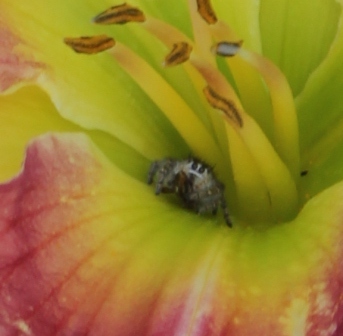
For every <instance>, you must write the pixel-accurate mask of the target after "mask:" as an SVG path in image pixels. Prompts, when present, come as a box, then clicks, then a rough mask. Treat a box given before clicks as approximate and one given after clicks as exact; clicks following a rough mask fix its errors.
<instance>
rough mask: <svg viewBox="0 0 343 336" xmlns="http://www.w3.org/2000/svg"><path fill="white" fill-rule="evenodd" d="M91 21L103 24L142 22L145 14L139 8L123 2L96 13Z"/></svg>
mask: <svg viewBox="0 0 343 336" xmlns="http://www.w3.org/2000/svg"><path fill="white" fill-rule="evenodd" d="M93 21H94V22H95V23H98V24H103V25H110V24H124V23H128V22H144V21H145V16H144V14H143V12H142V11H141V10H140V9H138V8H135V7H132V6H130V5H128V4H126V3H124V4H122V5H118V6H113V7H110V8H109V9H107V10H105V11H104V12H102V13H100V14H99V15H97V16H96V17H95V18H94V19H93Z"/></svg>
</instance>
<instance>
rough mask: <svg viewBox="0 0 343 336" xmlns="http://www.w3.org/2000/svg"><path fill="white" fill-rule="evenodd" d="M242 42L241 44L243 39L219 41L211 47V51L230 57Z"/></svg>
mask: <svg viewBox="0 0 343 336" xmlns="http://www.w3.org/2000/svg"><path fill="white" fill-rule="evenodd" d="M242 44H243V41H238V42H219V43H217V44H216V45H215V47H214V48H213V51H214V52H215V53H216V54H217V55H219V56H224V57H232V56H235V55H236V54H237V52H238V51H239V49H240V48H241V46H242Z"/></svg>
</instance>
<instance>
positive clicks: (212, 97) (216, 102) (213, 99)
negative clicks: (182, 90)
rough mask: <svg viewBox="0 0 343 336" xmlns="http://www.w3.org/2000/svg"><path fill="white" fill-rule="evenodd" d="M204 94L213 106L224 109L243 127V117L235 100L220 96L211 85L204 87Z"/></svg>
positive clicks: (226, 113)
mask: <svg viewBox="0 0 343 336" xmlns="http://www.w3.org/2000/svg"><path fill="white" fill-rule="evenodd" d="M204 94H205V97H206V99H207V101H208V102H209V103H210V105H211V106H212V107H214V108H216V109H218V110H221V111H223V112H224V113H225V115H226V116H227V117H228V118H230V119H231V120H232V121H233V122H234V123H235V124H236V125H237V126H239V127H243V120H242V117H241V115H240V113H239V111H238V110H237V108H236V106H235V104H234V102H233V101H231V100H229V99H227V98H224V97H222V96H220V95H219V94H218V93H217V92H216V91H214V90H213V89H212V88H211V87H210V86H207V87H205V88H204Z"/></svg>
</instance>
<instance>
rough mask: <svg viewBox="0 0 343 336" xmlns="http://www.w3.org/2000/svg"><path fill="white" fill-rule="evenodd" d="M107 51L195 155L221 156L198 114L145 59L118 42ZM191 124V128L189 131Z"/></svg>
mask: <svg viewBox="0 0 343 336" xmlns="http://www.w3.org/2000/svg"><path fill="white" fill-rule="evenodd" d="M109 52H110V54H111V55H112V56H113V57H114V58H115V60H116V61H117V62H118V63H119V64H120V66H121V67H122V68H123V69H124V70H125V71H126V72H127V73H128V74H129V75H130V77H131V78H132V79H133V80H134V81H135V82H136V83H137V84H138V85H139V86H140V87H141V89H142V90H143V91H144V92H145V93H146V94H147V95H148V96H149V97H150V98H151V99H152V101H153V102H154V103H155V104H156V105H157V106H158V107H159V109H160V110H161V111H162V112H163V113H164V114H165V116H166V117H167V118H168V119H169V120H170V122H171V123H172V124H173V125H174V126H175V128H176V129H177V130H178V132H179V133H180V134H181V136H182V137H183V138H184V139H185V141H186V142H187V143H188V145H189V147H190V148H192V151H193V152H194V153H195V154H196V155H199V154H200V155H201V153H207V154H208V161H209V162H216V160H217V158H218V157H219V156H220V154H219V150H218V147H217V145H216V144H215V142H214V140H213V138H212V136H211V135H210V133H208V131H207V129H206V128H205V126H204V125H203V124H202V123H201V121H200V120H199V119H198V117H197V115H196V114H195V113H194V112H193V110H192V109H191V108H190V107H189V106H188V104H187V103H186V102H185V101H184V100H183V99H182V98H181V97H180V95H179V94H178V93H177V92H176V91H175V90H174V89H173V88H172V86H171V85H170V84H169V83H168V82H166V81H165V80H164V79H163V77H162V76H160V75H159V74H158V73H157V72H156V71H155V70H154V69H153V68H152V67H151V66H150V65H149V64H148V63H147V62H146V61H144V60H143V59H142V58H141V57H139V56H137V55H136V54H135V53H134V52H133V51H131V50H130V49H129V48H127V47H125V46H124V45H123V44H121V43H119V42H117V43H116V46H115V48H113V49H111V50H110V51H109ZM189 125H192V131H191V132H190V130H189ZM199 139H202V141H199Z"/></svg>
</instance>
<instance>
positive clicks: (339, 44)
mask: <svg viewBox="0 0 343 336" xmlns="http://www.w3.org/2000/svg"><path fill="white" fill-rule="evenodd" d="M340 4H341V5H342V4H343V3H342V2H341V1H340ZM342 19H343V13H342V12H341V16H340V25H339V27H338V28H339V29H338V31H337V34H336V37H335V40H334V41H333V43H332V46H331V49H330V52H329V53H328V55H327V57H326V58H325V59H324V60H323V62H322V64H321V65H320V66H319V67H318V68H317V69H316V71H314V72H313V74H312V75H311V76H310V77H309V80H308V82H307V84H306V86H305V88H304V90H303V92H301V94H300V95H299V96H298V97H297V100H296V103H297V110H298V115H299V127H300V133H301V134H303V138H302V143H301V144H302V148H301V149H302V151H304V152H305V153H306V151H307V150H310V149H311V147H313V146H314V145H315V144H316V143H317V142H322V141H325V137H326V136H329V137H330V133H331V132H332V131H333V130H334V129H335V127H336V125H337V124H339V123H340V120H341V118H342V94H341V92H342V85H343V71H342V66H341V60H342V57H343V25H342Z"/></svg>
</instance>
